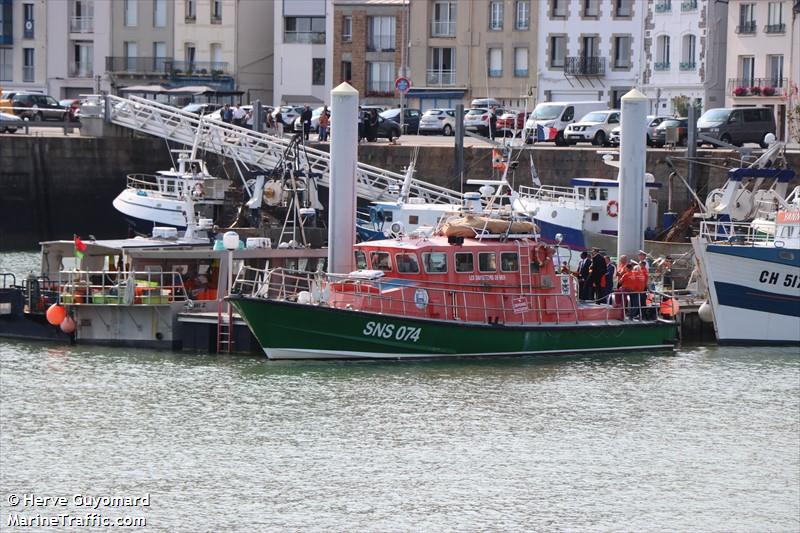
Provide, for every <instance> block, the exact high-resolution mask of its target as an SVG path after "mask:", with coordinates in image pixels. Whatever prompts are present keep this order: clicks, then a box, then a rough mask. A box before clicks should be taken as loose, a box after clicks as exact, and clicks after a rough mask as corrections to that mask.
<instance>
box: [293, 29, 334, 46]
mask: <svg viewBox="0 0 800 533" xmlns="http://www.w3.org/2000/svg"><path fill="white" fill-rule="evenodd" d="M283 42H285V43H306V44H325V32H322V31H284V32H283Z"/></svg>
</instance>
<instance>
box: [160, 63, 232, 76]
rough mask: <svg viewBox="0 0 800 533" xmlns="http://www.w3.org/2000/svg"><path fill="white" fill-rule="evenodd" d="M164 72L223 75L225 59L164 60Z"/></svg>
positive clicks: (225, 71) (177, 74)
mask: <svg viewBox="0 0 800 533" xmlns="http://www.w3.org/2000/svg"><path fill="white" fill-rule="evenodd" d="M164 69H165V72H168V73H169V74H170V75H171V76H212V77H215V76H225V75H227V74H228V62H227V61H172V60H168V59H167V60H164Z"/></svg>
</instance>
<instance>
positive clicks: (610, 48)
mask: <svg viewBox="0 0 800 533" xmlns="http://www.w3.org/2000/svg"><path fill="white" fill-rule="evenodd" d="M650 1H652V0H650ZM656 1H658V0H656ZM648 3H650V2H645V1H640V0H637V1H634V0H602V1H601V0H541V1H539V2H536V6H537V7H538V12H539V27H538V40H539V42H540V43H543V44H542V45H541V46H540V49H539V55H538V66H539V75H538V84H537V85H538V91H537V95H538V99H539V100H540V101H547V102H550V101H565V100H603V101H606V102H607V103H608V105H609V106H610V107H614V108H616V107H619V105H620V98H621V97H622V96H623V95H624V94H625V93H626V92H628V91H629V90H630V89H631V88H633V87H636V86H638V85H639V83H640V65H641V56H642V53H641V52H642V49H643V46H642V29H643V26H642V25H643V20H644V16H645V12H646V11H647V5H648Z"/></svg>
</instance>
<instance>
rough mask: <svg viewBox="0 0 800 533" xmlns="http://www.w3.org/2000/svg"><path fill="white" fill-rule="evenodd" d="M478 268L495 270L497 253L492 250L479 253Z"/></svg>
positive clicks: (483, 270)
mask: <svg viewBox="0 0 800 533" xmlns="http://www.w3.org/2000/svg"><path fill="white" fill-rule="evenodd" d="M478 270H479V271H480V272H497V255H496V254H495V253H494V252H481V253H479V254H478Z"/></svg>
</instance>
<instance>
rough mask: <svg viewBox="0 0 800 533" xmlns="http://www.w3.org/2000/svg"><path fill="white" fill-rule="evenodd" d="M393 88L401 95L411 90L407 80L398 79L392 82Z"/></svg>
mask: <svg viewBox="0 0 800 533" xmlns="http://www.w3.org/2000/svg"><path fill="white" fill-rule="evenodd" d="M394 88H395V89H397V90H398V91H400V92H401V93H403V94H406V93H407V92H408V90H409V89H410V88H411V82H410V81H408V78H403V77H399V78H397V79H396V80H394Z"/></svg>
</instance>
